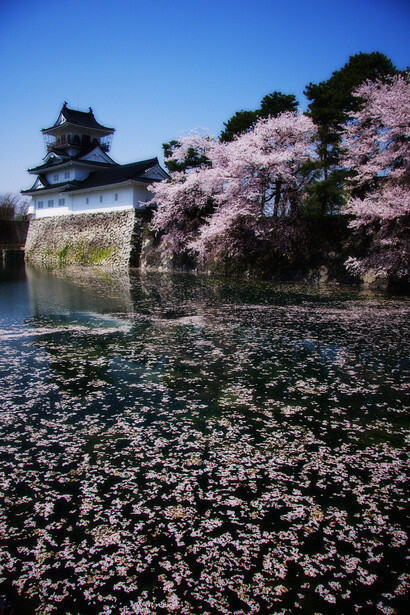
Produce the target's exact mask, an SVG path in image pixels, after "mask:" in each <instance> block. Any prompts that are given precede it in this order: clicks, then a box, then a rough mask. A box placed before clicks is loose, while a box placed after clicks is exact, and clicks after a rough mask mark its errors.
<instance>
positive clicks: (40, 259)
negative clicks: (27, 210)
mask: <svg viewBox="0 0 410 615" xmlns="http://www.w3.org/2000/svg"><path fill="white" fill-rule="evenodd" d="M149 216H150V212H136V211H135V210H128V211H119V212H107V213H95V214H77V215H69V216H56V217H52V218H40V219H38V220H31V221H30V226H29V230H28V234H27V241H26V249H25V258H26V261H27V262H28V263H30V264H32V265H36V266H39V267H47V268H51V269H55V268H60V267H67V266H71V265H88V266H95V265H97V266H104V267H110V268H116V269H127V268H128V267H138V266H139V259H140V251H141V239H140V236H141V229H142V227H143V225H144V224H146V222H147V219H149Z"/></svg>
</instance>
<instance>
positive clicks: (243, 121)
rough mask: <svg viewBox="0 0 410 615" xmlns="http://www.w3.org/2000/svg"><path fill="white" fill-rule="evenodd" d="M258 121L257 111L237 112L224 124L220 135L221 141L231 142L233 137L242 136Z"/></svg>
mask: <svg viewBox="0 0 410 615" xmlns="http://www.w3.org/2000/svg"><path fill="white" fill-rule="evenodd" d="M257 119H258V112H257V111H237V112H236V113H235V115H233V116H232V117H231V118H230V119H229V120H228V121H227V122H224V126H225V130H224V131H223V132H222V133H221V136H220V140H221V141H225V142H227V141H233V140H234V138H235V137H237V136H238V135H241V134H243V133H244V132H246V131H247V130H249V129H250V128H252V126H254V124H255V122H256V121H257Z"/></svg>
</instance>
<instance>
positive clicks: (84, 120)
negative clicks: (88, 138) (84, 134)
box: [42, 103, 115, 132]
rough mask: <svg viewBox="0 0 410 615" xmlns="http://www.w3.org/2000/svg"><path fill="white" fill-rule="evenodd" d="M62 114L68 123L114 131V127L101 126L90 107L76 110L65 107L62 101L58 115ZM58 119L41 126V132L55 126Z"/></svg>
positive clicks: (65, 104)
mask: <svg viewBox="0 0 410 615" xmlns="http://www.w3.org/2000/svg"><path fill="white" fill-rule="evenodd" d="M60 115H63V116H64V117H65V119H66V120H67V122H68V123H69V124H73V125H74V126H81V127H83V128H93V129H94V130H104V131H107V132H114V130H115V129H114V128H109V127H108V126H103V125H102V124H99V122H97V120H96V119H95V117H94V113H93V110H92V109H91V107H90V110H89V111H77V110H76V109H69V108H68V107H67V103H64V105H63V108H62V109H61V111H60V113H59V116H58V117H60ZM57 122H58V120H57V121H56V122H55V124H53V126H50V127H49V128H43V129H42V132H47V131H48V130H51V129H52V128H56V127H57V126H58V124H57Z"/></svg>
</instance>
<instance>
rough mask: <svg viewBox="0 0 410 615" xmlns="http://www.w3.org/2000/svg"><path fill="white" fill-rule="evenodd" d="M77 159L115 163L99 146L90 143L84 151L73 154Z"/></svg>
mask: <svg viewBox="0 0 410 615" xmlns="http://www.w3.org/2000/svg"><path fill="white" fill-rule="evenodd" d="M75 158H76V159H78V160H83V161H86V160H87V161H90V162H104V163H105V164H117V163H116V162H114V160H113V159H112V158H110V157H109V156H108V154H106V153H105V152H104V151H103V150H102V149H101V147H100V146H99V145H98V144H97V145H92V146H91V147H90V148H89V149H88V150H87V151H86V152H80V153H79V154H77V156H75Z"/></svg>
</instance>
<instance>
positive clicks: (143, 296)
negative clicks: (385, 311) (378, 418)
mask: <svg viewBox="0 0 410 615" xmlns="http://www.w3.org/2000/svg"><path fill="white" fill-rule="evenodd" d="M59 282H60V284H62V285H63V284H64V281H63V280H60V281H59ZM67 284H68V286H67V289H65V290H62V291H61V292H60V294H59V295H58V297H59V301H58V302H57V303H56V305H58V307H59V309H60V312H59V313H57V314H54V315H52V314H50V312H48V313H46V315H44V316H40V315H38V314H37V316H36V317H35V318H34V319H33V321H32V324H33V325H34V326H35V327H36V328H37V332H38V335H37V337H36V341H35V344H36V345H38V346H39V347H41V348H42V349H44V350H45V351H46V353H47V355H48V357H49V360H50V368H51V370H52V372H53V378H54V379H55V383H56V384H57V385H58V387H59V388H60V389H61V390H63V391H66V392H68V393H69V394H70V395H80V396H83V397H84V396H86V397H87V399H88V401H90V396H94V398H95V400H97V402H98V400H99V402H98V403H100V404H103V405H105V407H106V408H111V409H118V408H121V405H124V404H126V405H131V406H138V404H148V405H150V406H152V407H153V408H155V407H156V403H157V401H158V400H160V399H162V397H163V395H164V394H166V395H169V396H170V403H174V402H175V403H182V404H184V405H186V406H187V407H188V406H189V405H190V404H191V403H193V402H195V403H197V404H200V405H201V407H202V408H203V409H204V410H205V409H207V410H208V411H209V410H210V411H216V412H220V411H221V410H223V409H225V408H230V409H232V408H237V409H240V410H241V411H242V412H248V411H250V410H252V411H254V410H264V409H265V408H266V407H270V408H280V407H282V406H283V404H290V405H292V404H293V405H295V404H303V405H304V406H305V407H306V408H307V409H310V410H311V411H312V412H316V411H317V410H318V409H319V408H321V407H327V405H328V403H329V397H331V398H332V399H333V400H334V402H336V403H341V404H342V405H346V404H348V405H349V404H350V406H351V407H353V408H356V409H357V410H360V408H362V407H363V404H367V405H368V404H369V403H371V404H373V405H374V404H377V400H378V398H377V396H370V397H369V389H368V387H367V386H366V382H367V380H368V379H369V378H372V379H373V381H374V382H375V383H377V382H379V379H380V378H379V376H378V374H377V362H378V360H379V356H380V354H381V353H383V354H384V355H385V356H384V359H383V360H384V361H385V362H386V361H390V359H389V358H388V357H389V356H390V354H389V352H388V351H387V350H388V349H387V347H386V344H388V341H386V342H381V341H380V339H379V338H380V336H378V328H377V322H379V324H380V322H381V320H380V319H379V320H377V319H376V320H375V319H373V317H372V316H371V314H367V313H366V312H365V311H362V312H361V317H360V318H357V314H356V312H355V311H352V310H350V309H348V307H345V305H344V303H343V302H341V303H340V304H339V307H338V309H337V310H336V312H334V307H332V308H330V307H329V304H328V301H329V296H326V295H325V294H323V292H322V291H312V290H310V291H306V292H305V293H304V292H303V288H302V287H298V289H297V291H296V289H294V292H290V291H289V290H287V291H284V290H281V289H280V288H279V289H278V290H276V292H275V294H274V295H273V294H272V289H270V287H269V286H266V285H260V286H258V285H255V284H249V285H248V284H247V283H241V284H237V283H231V282H227V281H221V280H212V281H211V280H208V279H206V278H196V277H194V276H190V275H189V276H184V275H181V276H179V275H162V274H158V275H157V274H155V275H151V274H150V275H146V276H145V275H139V274H136V275H133V276H132V277H131V279H130V292H129V298H130V305H131V308H130V310H129V312H128V313H127V314H124V313H120V314H118V313H116V312H115V311H111V312H107V311H105V310H106V308H107V304H104V303H103V301H102V299H101V298H98V302H97V308H98V309H99V310H102V311H101V312H98V311H96V310H95V308H94V311H93V312H86V311H83V312H75V311H71V312H70V310H69V309H68V307H69V306H71V307H72V306H73V305H74V300H73V297H72V296H70V294H69V290H70V289H71V288H72V286H71V281H69V282H67ZM43 288H47V285H43ZM88 290H89V289H88ZM89 292H90V293H92V291H89ZM80 296H81V297H86V301H85V302H83V303H81V302H80V300H79V297H80ZM62 297H68V298H69V302H70V303H69V304H68V306H67V304H66V310H65V312H64V309H63V308H64V304H63V302H62V300H61V298H62ZM251 300H252V302H251ZM89 301H91V297H90V296H89V295H88V294H87V293H85V295H76V298H75V305H76V306H77V307H81V306H83V307H84V306H89V305H91V303H87V302H89ZM110 301H111V299H110ZM37 305H38V304H37ZM52 305H53V304H50V303H48V309H49V310H50V309H51V307H52ZM108 305H109V306H111V307H113V304H112V303H109V304H108ZM332 305H334V304H332ZM359 311H360V308H359ZM369 319H370V320H371V321H372V328H370V327H369ZM380 326H381V325H380ZM352 331H354V334H353V333H352ZM372 331H374V332H375V336H376V338H377V340H378V341H377V340H376V338H375V336H373V335H372ZM355 340H360V344H359V343H358V342H357V341H355ZM382 346H384V348H382ZM400 360H401V359H400V357H399V356H398V355H396V356H395V357H393V356H392V357H391V361H390V363H391V367H392V370H393V369H394V367H395V365H396V364H398V363H399V362H400ZM352 373H354V374H355V375H356V378H357V379H358V380H359V381H360V383H362V385H363V386H362V388H360V387H357V388H356V390H355V391H353V390H352V389H351V386H350V381H351V374H352ZM368 400H371V401H368ZM305 418H306V413H305Z"/></svg>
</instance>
